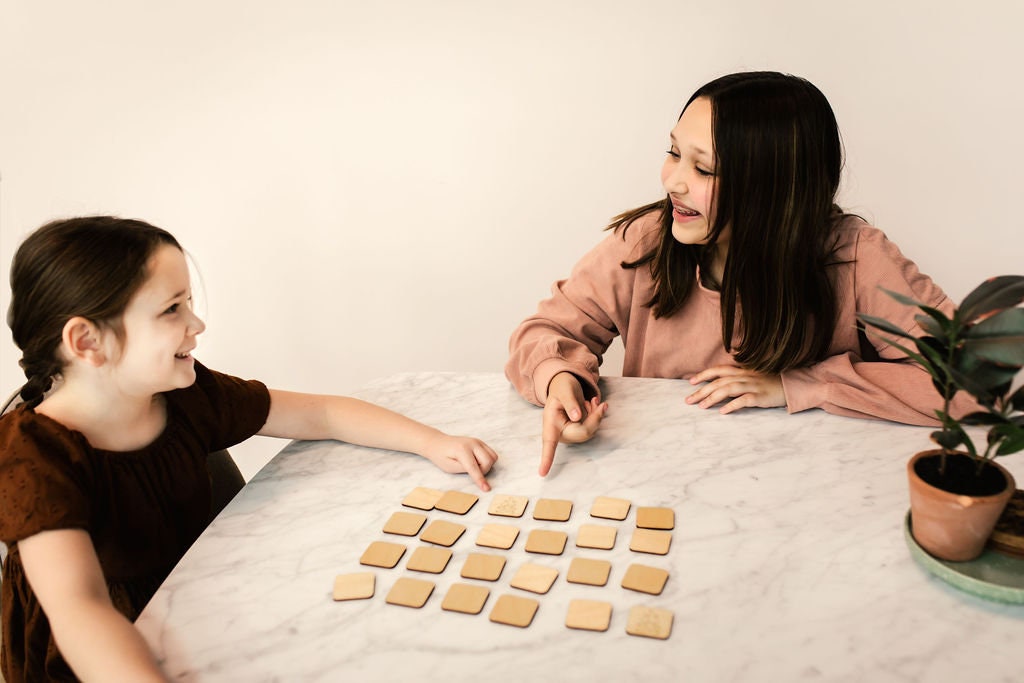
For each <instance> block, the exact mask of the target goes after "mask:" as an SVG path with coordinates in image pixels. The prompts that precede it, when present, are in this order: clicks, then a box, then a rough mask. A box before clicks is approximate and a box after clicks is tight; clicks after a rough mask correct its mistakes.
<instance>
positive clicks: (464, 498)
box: [434, 491, 480, 515]
mask: <svg viewBox="0 0 1024 683" xmlns="http://www.w3.org/2000/svg"><path fill="white" fill-rule="evenodd" d="M478 500H480V497H479V496H476V495H474V494H472V493H463V492H462V491H445V492H444V494H443V495H442V496H441V498H440V499H439V500H438V501H437V502H436V503H434V508H436V509H438V510H444V511H445V512H454V513H455V514H457V515H464V514H466V513H467V512H469V509H470V508H471V507H473V506H474V505H476V502H477V501H478Z"/></svg>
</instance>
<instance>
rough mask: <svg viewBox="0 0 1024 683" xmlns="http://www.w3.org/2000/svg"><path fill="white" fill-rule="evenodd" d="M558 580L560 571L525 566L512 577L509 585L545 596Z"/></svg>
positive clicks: (552, 568)
mask: <svg viewBox="0 0 1024 683" xmlns="http://www.w3.org/2000/svg"><path fill="white" fill-rule="evenodd" d="M557 578H558V570H557V569H555V568H554V567H544V566H542V565H539V564H531V563H527V564H524V565H523V566H522V567H520V568H519V571H517V572H516V575H515V576H513V577H512V581H511V582H509V585H510V586H512V587H513V588H519V589H521V590H524V591H530V592H531V593H540V594H541V595H543V594H544V593H547V592H548V591H549V590H551V584H553V583H554V582H555V579H557Z"/></svg>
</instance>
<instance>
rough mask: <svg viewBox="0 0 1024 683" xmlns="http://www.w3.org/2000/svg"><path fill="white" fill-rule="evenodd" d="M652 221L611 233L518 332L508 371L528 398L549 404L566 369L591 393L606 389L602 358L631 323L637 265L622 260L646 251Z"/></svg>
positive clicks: (512, 339) (595, 393) (585, 390)
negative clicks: (550, 390)
mask: <svg viewBox="0 0 1024 683" xmlns="http://www.w3.org/2000/svg"><path fill="white" fill-rule="evenodd" d="M649 226H650V221H645V220H642V219H641V220H638V221H636V222H635V223H634V224H633V225H631V226H630V227H629V229H627V230H626V232H625V234H623V232H622V231H621V230H616V231H615V232H613V233H612V234H610V235H608V236H607V237H606V238H605V239H604V240H603V241H601V243H599V244H598V245H597V246H596V247H595V248H594V249H592V250H591V251H590V252H589V253H587V254H586V255H585V256H584V257H583V258H582V259H581V260H580V261H579V262H578V263H577V264H576V265H575V266H574V267H573V269H572V273H571V274H570V276H569V278H568V279H566V280H559V281H558V282H556V283H555V284H554V285H553V286H552V288H551V297H550V298H548V299H545V300H543V301H541V302H540V304H539V305H538V307H537V313H536V314H534V315H533V316H531V317H529V318H527V319H526V320H524V321H523V322H522V324H520V325H519V327H517V328H516V330H515V331H514V332H513V333H512V338H511V339H510V340H509V359H508V362H507V363H506V364H505V376H506V377H508V379H509V381H511V382H512V385H513V386H514V387H515V388H516V391H518V392H519V393H520V394H521V395H522V396H523V398H525V399H526V400H527V401H530V402H531V403H534V404H536V405H543V404H544V402H545V400H546V399H547V387H548V384H549V383H550V382H551V378H553V377H554V376H555V375H556V374H558V373H559V372H563V371H568V372H571V373H572V374H574V375H576V377H578V378H579V380H580V384H581V385H582V387H583V393H584V395H585V396H586V397H587V398H590V397H592V396H599V395H600V391H599V389H598V384H597V381H598V377H599V374H598V367H599V366H600V364H601V358H602V356H603V354H604V352H605V351H607V350H608V346H609V345H610V344H611V343H612V341H613V340H614V339H615V337H616V336H618V335H619V334H620V333H621V331H622V330H625V329H627V326H628V324H629V311H630V305H631V301H632V298H633V287H634V283H635V279H636V273H637V269H627V268H623V267H622V265H621V264H622V262H623V261H629V260H633V259H636V258H637V257H638V256H639V255H640V254H641V252H639V251H637V249H638V244H639V242H640V241H641V240H642V238H643V237H644V235H645V234H648V231H649ZM643 267H644V266H641V268H643Z"/></svg>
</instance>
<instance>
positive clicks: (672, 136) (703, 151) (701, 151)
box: [668, 133, 714, 158]
mask: <svg viewBox="0 0 1024 683" xmlns="http://www.w3.org/2000/svg"><path fill="white" fill-rule="evenodd" d="M668 139H669V140H671V141H672V144H673V145H675V146H676V147H678V146H679V142H678V141H677V140H676V135H675V133H669V134H668ZM690 149H692V150H693V151H694V152H696V153H697V154H703V155H704V156H706V157H709V158H714V157H713V155H712V154H711V152H709V151H707V150H706V149H704V148H703V147H697V146H696V145H690Z"/></svg>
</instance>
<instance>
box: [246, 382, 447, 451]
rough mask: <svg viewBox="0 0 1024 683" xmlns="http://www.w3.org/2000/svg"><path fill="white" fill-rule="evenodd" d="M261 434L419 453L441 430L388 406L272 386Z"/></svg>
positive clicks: (424, 449) (345, 397)
mask: <svg viewBox="0 0 1024 683" xmlns="http://www.w3.org/2000/svg"><path fill="white" fill-rule="evenodd" d="M270 395H271V407H270V416H269V417H268V419H267V424H266V425H264V427H263V429H261V430H260V432H259V433H260V434H261V435H263V436H278V437H284V438H290V439H308V440H316V439H337V440H338V441H345V442H347V443H352V444H356V445H359V446H369V447H371V448H384V449H388V450H394V451H405V452H408V453H416V454H419V455H422V454H423V453H424V452H425V451H426V449H427V444H428V443H429V442H430V441H431V440H432V439H434V438H436V437H438V436H440V435H442V433H441V432H440V431H438V430H437V429H434V428H433V427H429V426H427V425H424V424H422V423H420V422H417V421H416V420H413V419H411V418H408V417H405V416H404V415H400V414H398V413H396V412H393V411H391V410H388V409H387V408H384V407H381V406H378V405H374V404H372V403H367V402H366V401H361V400H359V399H356V398H350V397H347V396H322V395H316V394H296V393H292V392H285V391H277V390H272V391H271V392H270Z"/></svg>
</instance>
